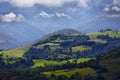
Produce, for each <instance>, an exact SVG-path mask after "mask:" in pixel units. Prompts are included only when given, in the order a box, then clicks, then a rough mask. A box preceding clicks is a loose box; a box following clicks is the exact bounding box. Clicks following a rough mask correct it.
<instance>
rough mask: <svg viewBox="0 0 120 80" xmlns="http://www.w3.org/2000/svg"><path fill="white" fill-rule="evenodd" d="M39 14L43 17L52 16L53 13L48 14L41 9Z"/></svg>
mask: <svg viewBox="0 0 120 80" xmlns="http://www.w3.org/2000/svg"><path fill="white" fill-rule="evenodd" d="M39 15H40V16H41V17H44V18H51V17H53V16H54V14H48V13H46V12H45V11H42V12H41V13H40V14H39Z"/></svg>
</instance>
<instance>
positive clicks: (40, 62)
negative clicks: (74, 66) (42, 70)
mask: <svg viewBox="0 0 120 80" xmlns="http://www.w3.org/2000/svg"><path fill="white" fill-rule="evenodd" d="M90 59H91V58H80V59H70V60H63V61H60V62H58V61H53V60H33V62H34V65H33V66H32V68H36V67H40V66H41V67H44V66H45V65H49V66H50V65H51V66H54V65H62V64H65V63H67V61H70V62H71V63H72V62H73V61H74V60H77V63H82V62H87V61H89V60H90Z"/></svg>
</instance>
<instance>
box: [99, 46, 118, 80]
mask: <svg viewBox="0 0 120 80" xmlns="http://www.w3.org/2000/svg"><path fill="white" fill-rule="evenodd" d="M100 64H101V65H102V66H105V67H106V68H107V70H108V71H107V72H106V73H103V74H102V75H103V76H104V77H105V78H106V79H107V80H118V78H119V77H118V76H119V73H120V48H118V49H115V50H112V51H110V52H108V53H106V54H104V55H103V56H102V58H101V60H100Z"/></svg>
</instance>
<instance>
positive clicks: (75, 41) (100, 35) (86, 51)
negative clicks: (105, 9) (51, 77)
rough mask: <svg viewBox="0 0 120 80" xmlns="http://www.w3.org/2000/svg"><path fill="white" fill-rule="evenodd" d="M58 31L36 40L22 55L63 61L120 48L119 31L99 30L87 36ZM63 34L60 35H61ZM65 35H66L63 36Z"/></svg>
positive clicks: (92, 55)
mask: <svg viewBox="0 0 120 80" xmlns="http://www.w3.org/2000/svg"><path fill="white" fill-rule="evenodd" d="M64 31H65V30H63V31H59V32H60V33H59V32H58V33H57V32H56V33H55V34H52V35H50V36H47V38H44V40H40V41H39V40H38V41H37V42H36V43H34V44H33V45H32V46H31V47H30V49H29V50H28V51H26V53H25V54H24V57H25V56H27V55H31V56H34V58H40V59H65V58H80V57H96V56H97V55H100V54H102V53H105V52H108V51H110V50H113V49H115V48H117V47H118V46H120V31H117V30H110V29H107V30H101V31H99V32H93V33H88V34H80V32H75V31H74V32H72V31H71V30H70V31H71V32H70V33H69V34H68V32H69V30H67V31H68V32H67V33H66V32H64ZM61 32H62V33H63V34H62V33H61ZM65 33H66V35H65Z"/></svg>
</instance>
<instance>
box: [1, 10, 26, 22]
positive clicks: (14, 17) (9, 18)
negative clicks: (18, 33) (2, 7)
mask: <svg viewBox="0 0 120 80" xmlns="http://www.w3.org/2000/svg"><path fill="white" fill-rule="evenodd" d="M24 20H25V18H24V16H23V15H21V14H15V13H13V12H10V13H8V14H0V21H2V22H21V21H24Z"/></svg>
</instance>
